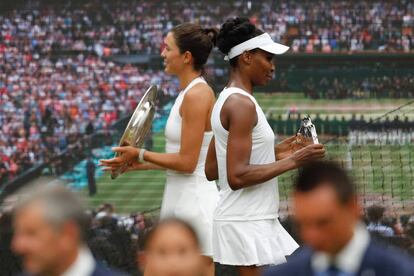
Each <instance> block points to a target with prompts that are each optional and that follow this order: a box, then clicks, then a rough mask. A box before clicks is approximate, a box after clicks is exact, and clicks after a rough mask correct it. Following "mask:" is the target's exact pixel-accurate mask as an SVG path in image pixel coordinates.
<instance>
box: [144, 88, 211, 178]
mask: <svg viewBox="0 0 414 276" xmlns="http://www.w3.org/2000/svg"><path fill="white" fill-rule="evenodd" d="M213 103H214V93H213V91H212V90H211V88H210V87H208V86H207V85H205V84H202V85H196V86H195V87H194V88H192V89H191V90H190V91H188V92H187V94H186V95H185V97H184V100H183V103H182V105H181V113H182V114H181V117H182V128H181V145H180V151H179V152H178V153H156V152H145V154H144V159H145V160H146V161H149V162H151V163H154V164H157V165H159V166H161V167H164V168H168V169H171V170H175V171H180V172H186V173H192V172H193V171H194V170H195V168H196V166H197V162H198V158H199V155H200V150H201V145H202V142H203V138H204V131H205V128H206V122H207V120H209V112H210V109H211V106H212V104H213Z"/></svg>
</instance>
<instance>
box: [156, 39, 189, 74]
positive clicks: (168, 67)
mask: <svg viewBox="0 0 414 276" xmlns="http://www.w3.org/2000/svg"><path fill="white" fill-rule="evenodd" d="M188 54H189V52H185V53H183V54H181V53H180V49H179V48H178V45H177V43H176V41H175V38H174V34H173V33H172V32H169V33H168V34H167V36H166V37H165V39H164V49H163V50H162V52H161V57H162V58H163V59H164V70H165V72H166V73H168V74H171V75H177V74H178V73H179V72H181V71H182V70H183V68H184V66H185V64H186V63H188V62H189V60H188V59H189V57H188Z"/></svg>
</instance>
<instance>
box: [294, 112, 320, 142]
mask: <svg viewBox="0 0 414 276" xmlns="http://www.w3.org/2000/svg"><path fill="white" fill-rule="evenodd" d="M298 134H301V135H302V137H303V138H302V139H306V140H308V141H309V140H310V141H312V142H313V143H314V144H319V140H318V135H317V134H316V127H315V125H314V124H313V123H312V120H311V118H310V117H309V116H307V117H304V118H303V119H302V122H301V126H300V128H299V130H298Z"/></svg>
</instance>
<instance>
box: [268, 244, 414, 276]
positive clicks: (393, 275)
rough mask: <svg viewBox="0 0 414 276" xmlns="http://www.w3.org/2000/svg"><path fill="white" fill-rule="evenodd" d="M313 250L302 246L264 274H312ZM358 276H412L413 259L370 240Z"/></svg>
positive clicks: (275, 275) (308, 275)
mask: <svg viewBox="0 0 414 276" xmlns="http://www.w3.org/2000/svg"><path fill="white" fill-rule="evenodd" d="M312 253H313V251H312V250H311V249H310V248H307V247H304V248H302V249H300V250H299V251H298V252H297V253H296V254H295V255H294V256H292V257H291V258H289V260H288V262H287V263H285V264H281V265H278V266H275V267H271V268H269V269H268V270H266V271H265V273H264V274H263V275H264V276H313V275H314V273H313V271H312V268H311V256H312ZM357 275H358V276H368V275H369V276H414V259H411V258H410V257H408V255H405V254H404V253H402V252H400V251H398V250H396V249H389V248H387V247H385V246H382V245H381V244H378V243H377V242H375V241H371V242H370V244H369V245H368V248H367V250H366V252H365V254H364V257H363V259H362V263H361V267H360V268H359V270H358V272H357Z"/></svg>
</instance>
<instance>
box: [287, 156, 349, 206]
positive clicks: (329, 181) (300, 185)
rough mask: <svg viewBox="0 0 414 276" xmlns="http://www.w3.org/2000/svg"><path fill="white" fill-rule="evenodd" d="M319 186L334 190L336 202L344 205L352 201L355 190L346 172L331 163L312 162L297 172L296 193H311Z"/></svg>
mask: <svg viewBox="0 0 414 276" xmlns="http://www.w3.org/2000/svg"><path fill="white" fill-rule="evenodd" d="M320 186H329V187H331V188H333V189H334V190H335V193H336V195H337V197H338V200H339V201H340V202H341V203H343V204H345V203H348V202H349V201H350V200H354V198H355V195H356V188H355V185H354V183H353V181H352V179H351V178H350V177H349V176H348V174H347V172H346V171H345V170H344V169H342V168H341V167H340V166H339V165H338V164H337V163H335V162H332V161H314V162H311V163H309V164H307V165H305V166H304V167H303V168H301V169H300V170H299V174H298V176H297V177H296V180H295V183H294V189H295V191H297V192H302V193H306V192H311V191H312V190H314V189H316V188H318V187H320Z"/></svg>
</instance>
